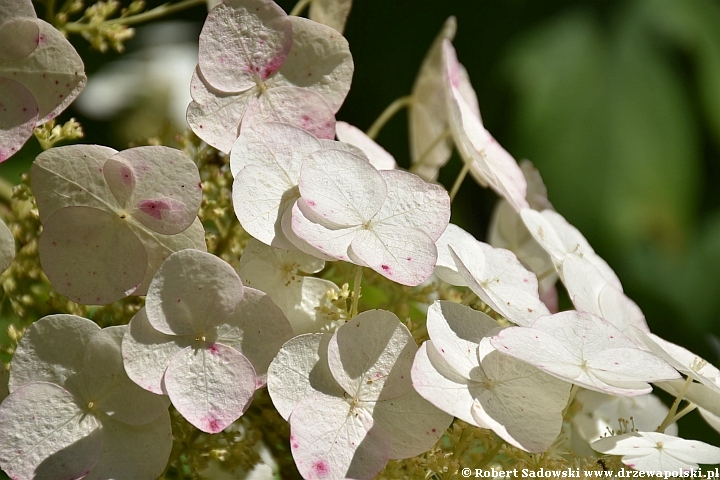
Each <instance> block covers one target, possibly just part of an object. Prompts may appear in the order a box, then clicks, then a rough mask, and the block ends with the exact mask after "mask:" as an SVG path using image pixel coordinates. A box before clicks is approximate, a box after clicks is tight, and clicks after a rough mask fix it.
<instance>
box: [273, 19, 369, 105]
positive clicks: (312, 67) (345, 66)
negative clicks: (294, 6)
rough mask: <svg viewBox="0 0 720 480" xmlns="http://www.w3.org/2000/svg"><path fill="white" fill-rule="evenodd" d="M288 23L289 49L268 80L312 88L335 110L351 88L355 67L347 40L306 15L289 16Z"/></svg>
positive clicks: (280, 84)
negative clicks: (285, 57)
mask: <svg viewBox="0 0 720 480" xmlns="http://www.w3.org/2000/svg"><path fill="white" fill-rule="evenodd" d="M290 23H292V47H291V48H290V53H288V56H287V59H286V60H285V63H283V64H282V67H280V71H279V72H278V74H277V75H276V76H274V77H273V78H272V79H270V80H269V83H270V84H271V85H272V86H273V87H275V86H283V85H290V86H296V87H303V88H309V89H310V90H314V91H316V92H317V93H319V94H320V95H322V96H323V97H324V98H325V100H327V102H328V104H330V107H331V108H332V109H333V111H335V112H337V111H338V109H339V108H340V105H342V103H343V101H344V100H345V96H346V95H347V93H348V91H349V90H350V82H351V81H352V74H353V70H354V68H355V67H354V65H353V60H352V55H351V54H350V48H349V46H348V42H347V40H345V37H343V36H342V35H339V34H338V32H337V31H336V30H335V29H334V28H331V27H328V26H326V25H322V24H320V23H317V22H313V21H312V20H308V19H306V18H302V17H290Z"/></svg>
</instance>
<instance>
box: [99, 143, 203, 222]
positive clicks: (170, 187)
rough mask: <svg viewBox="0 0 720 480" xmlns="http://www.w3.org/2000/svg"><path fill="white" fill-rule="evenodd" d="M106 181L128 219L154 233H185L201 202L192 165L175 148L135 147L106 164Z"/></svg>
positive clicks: (195, 169) (200, 194)
mask: <svg viewBox="0 0 720 480" xmlns="http://www.w3.org/2000/svg"><path fill="white" fill-rule="evenodd" d="M103 174H104V176H105V180H106V181H107V183H108V185H109V186H110V190H111V191H112V192H113V194H114V195H115V198H116V199H117V201H118V203H119V204H120V205H121V206H122V207H123V208H126V209H127V212H128V214H129V215H131V216H132V217H133V218H134V219H135V220H137V221H138V222H140V223H141V224H142V225H144V226H145V227H147V228H149V229H150V230H153V231H155V232H157V233H161V234H164V235H172V234H175V233H180V232H182V231H183V230H185V229H187V228H188V227H189V226H190V224H191V223H192V222H193V221H194V220H195V217H197V214H198V210H199V209H200V202H201V201H202V189H201V188H200V173H199V172H198V169H197V166H196V165H195V163H194V162H193V161H192V160H191V159H190V158H189V157H188V156H187V155H185V154H184V153H183V152H181V151H180V150H177V149H174V148H168V147H162V146H151V147H136V148H131V149H128V150H124V151H122V152H119V153H117V154H115V155H114V156H113V157H111V158H110V159H108V160H107V162H105V168H104V170H103Z"/></svg>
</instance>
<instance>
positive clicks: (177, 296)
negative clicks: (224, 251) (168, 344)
mask: <svg viewBox="0 0 720 480" xmlns="http://www.w3.org/2000/svg"><path fill="white" fill-rule="evenodd" d="M242 296H243V286H242V282H241V281H240V277H238V275H237V273H235V270H233V268H232V267H231V266H230V265H228V264H227V263H226V262H224V261H223V260H221V259H219V258H218V257H216V256H214V255H211V254H209V253H205V252H200V251H198V250H182V251H180V252H176V253H173V254H172V255H170V256H169V257H168V258H167V260H165V263H163V265H162V266H161V267H160V269H159V270H158V271H157V274H156V275H155V278H153V281H152V283H150V288H149V289H148V295H147V299H146V303H145V308H146V309H147V317H148V320H149V321H150V324H151V325H152V326H153V328H155V329H156V330H158V331H160V332H162V333H166V334H168V335H195V334H198V335H208V334H209V333H210V329H212V328H213V327H216V326H217V325H220V324H221V323H222V322H223V321H224V320H225V319H226V318H227V317H228V316H229V315H230V314H231V313H232V312H233V311H235V308H236V307H237V305H238V303H240V300H242Z"/></svg>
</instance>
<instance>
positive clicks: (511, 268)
mask: <svg viewBox="0 0 720 480" xmlns="http://www.w3.org/2000/svg"><path fill="white" fill-rule="evenodd" d="M435 244H436V245H437V248H438V261H437V265H436V267H435V274H436V275H437V276H438V277H440V279H441V280H443V281H445V282H447V283H449V284H450V285H456V286H469V287H470V289H471V290H472V291H473V292H474V293H475V294H476V295H477V296H478V297H480V299H481V300H482V301H483V302H485V303H486V304H487V305H488V306H489V307H490V308H492V309H493V310H495V311H496V312H498V313H500V314H501V315H503V316H505V318H507V319H508V320H510V321H511V322H514V323H516V324H518V325H524V326H529V325H530V324H531V323H532V322H533V321H534V320H535V319H536V318H538V317H540V316H542V315H548V314H549V313H550V312H549V310H548V309H547V307H546V306H545V305H544V304H543V302H542V301H541V300H540V298H539V297H538V281H537V278H536V277H535V276H534V275H533V274H532V272H529V271H528V270H527V269H526V268H525V267H523V266H522V265H521V264H520V262H519V261H518V259H517V258H516V257H515V255H514V254H513V253H512V252H510V251H508V250H505V249H502V248H493V247H492V246H490V245H488V244H486V243H482V242H479V241H477V240H475V237H473V236H472V235H470V234H469V233H467V232H466V231H465V230H463V229H462V228H460V227H458V226H457V225H453V224H450V225H448V228H447V229H446V230H445V232H443V234H442V236H441V237H440V238H439V239H438V240H437V242H435Z"/></svg>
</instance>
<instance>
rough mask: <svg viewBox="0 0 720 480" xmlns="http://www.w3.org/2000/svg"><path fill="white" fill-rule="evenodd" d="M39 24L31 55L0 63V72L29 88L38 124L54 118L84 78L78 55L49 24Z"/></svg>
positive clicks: (72, 98) (73, 98)
mask: <svg viewBox="0 0 720 480" xmlns="http://www.w3.org/2000/svg"><path fill="white" fill-rule="evenodd" d="M35 21H36V22H37V24H38V29H39V33H38V40H37V42H38V43H37V48H35V49H34V50H33V51H32V53H31V54H30V55H27V56H25V57H23V58H19V59H16V60H12V61H9V62H5V63H2V64H0V76H5V77H8V78H12V79H13V80H16V81H18V82H20V83H21V84H23V86H24V87H25V88H27V89H28V90H30V92H32V95H33V96H34V97H35V101H36V102H37V105H38V107H39V114H38V117H39V118H40V119H39V120H38V122H37V123H38V124H42V123H45V122H47V121H48V120H51V119H53V118H55V117H56V116H57V115H59V114H60V112H62V111H63V110H65V109H66V108H67V107H68V106H69V105H70V103H71V102H72V101H73V100H75V97H77V96H78V94H79V93H80V91H82V89H83V88H84V87H85V83H86V82H87V78H86V77H85V73H84V69H85V68H84V66H83V63H82V60H81V59H80V56H79V55H78V54H77V52H76V51H75V49H74V48H73V47H72V45H70V42H68V41H67V39H66V38H65V37H64V36H63V34H62V33H60V32H59V31H58V30H56V29H55V27H53V26H52V25H50V24H49V23H47V22H44V21H42V20H35Z"/></svg>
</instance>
